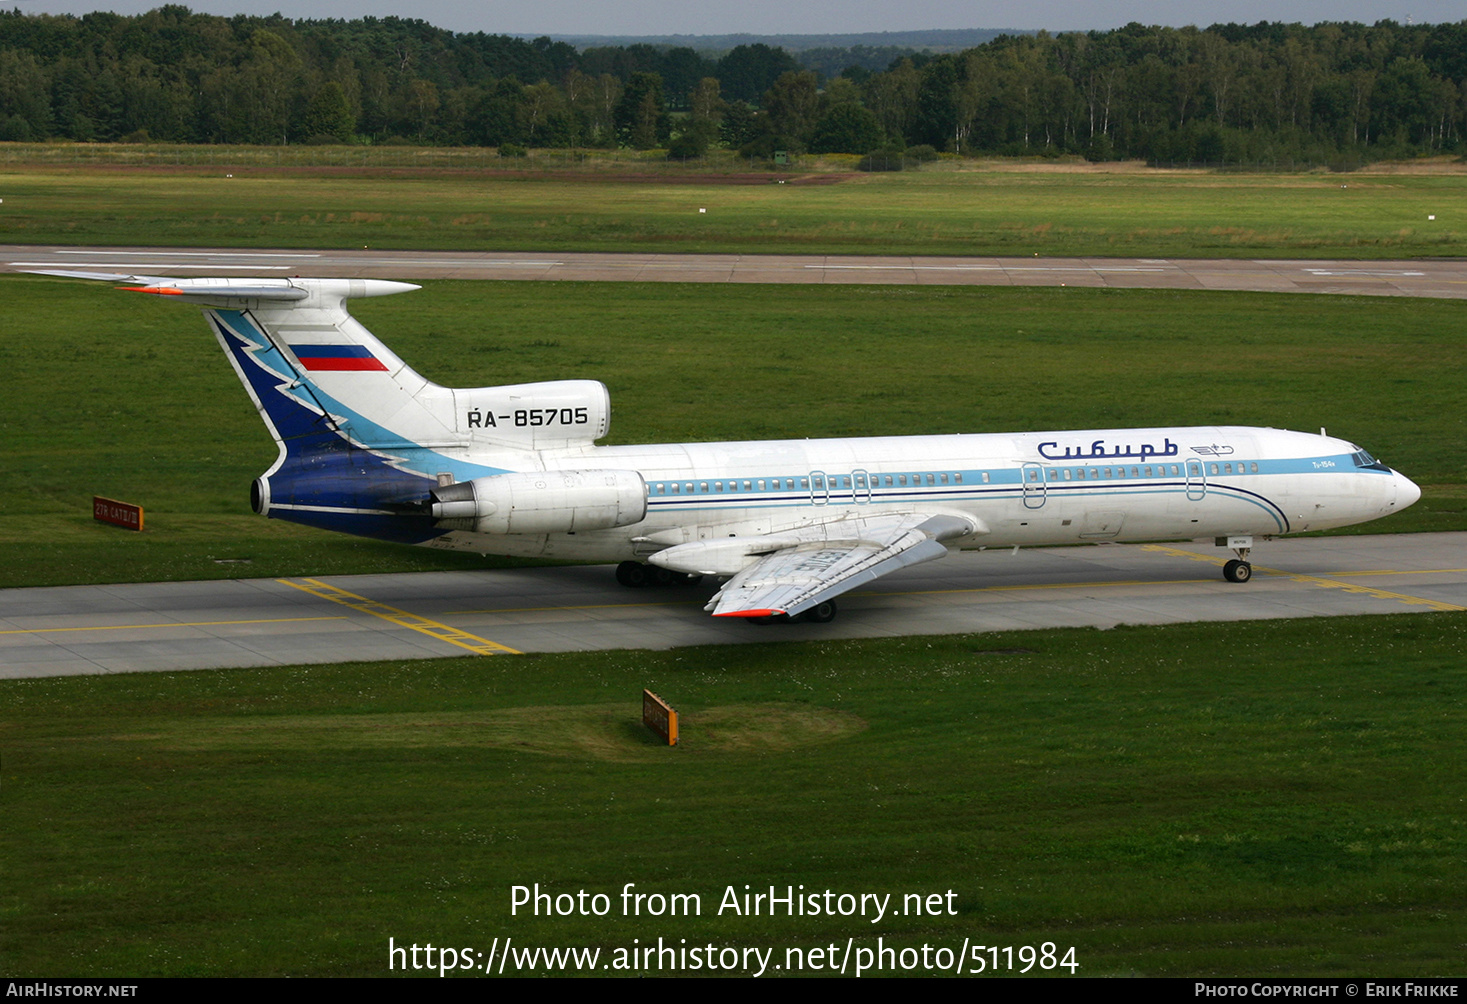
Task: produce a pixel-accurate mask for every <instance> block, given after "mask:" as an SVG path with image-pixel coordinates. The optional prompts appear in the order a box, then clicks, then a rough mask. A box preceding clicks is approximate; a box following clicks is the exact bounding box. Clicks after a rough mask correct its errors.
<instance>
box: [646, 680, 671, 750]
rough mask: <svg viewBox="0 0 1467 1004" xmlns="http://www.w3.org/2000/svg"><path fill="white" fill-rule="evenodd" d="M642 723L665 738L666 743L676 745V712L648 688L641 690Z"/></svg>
mask: <svg viewBox="0 0 1467 1004" xmlns="http://www.w3.org/2000/svg"><path fill="white" fill-rule="evenodd" d="M642 724H643V725H645V726H647V728H649V729H651V730H652V731H653V732H655V733H657V734H658V735H659V736H661V737H662V738H663V739H666V740H667V745H669V746H676V745H677V712H676V711H675V710H673V708H672V706H671V705H669V704H668V703H667V702H666V701H664V700H663V699H662V698H660V697H658V696H657V695H656V694H654V693H652V691H650V690H643V691H642Z"/></svg>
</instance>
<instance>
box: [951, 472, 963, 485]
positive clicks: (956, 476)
mask: <svg viewBox="0 0 1467 1004" xmlns="http://www.w3.org/2000/svg"><path fill="white" fill-rule="evenodd" d="M962 483H963V472H962V471H959V472H958V473H956V474H954V475H953V484H955V485H960V484H962Z"/></svg>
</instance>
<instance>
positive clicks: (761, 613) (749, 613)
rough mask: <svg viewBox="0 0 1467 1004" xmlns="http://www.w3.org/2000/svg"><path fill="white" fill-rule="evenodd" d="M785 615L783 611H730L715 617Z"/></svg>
mask: <svg viewBox="0 0 1467 1004" xmlns="http://www.w3.org/2000/svg"><path fill="white" fill-rule="evenodd" d="M782 613H784V611H783V610H728V611H725V612H724V613H721V614H714V615H713V616H714V617H774V616H775V615H777V614H782Z"/></svg>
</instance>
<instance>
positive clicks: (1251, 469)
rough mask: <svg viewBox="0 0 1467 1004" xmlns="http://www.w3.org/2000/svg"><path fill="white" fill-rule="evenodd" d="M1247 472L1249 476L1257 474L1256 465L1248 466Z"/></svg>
mask: <svg viewBox="0 0 1467 1004" xmlns="http://www.w3.org/2000/svg"><path fill="white" fill-rule="evenodd" d="M1248 472H1249V473H1250V474H1257V473H1258V465H1257V464H1249V465H1248Z"/></svg>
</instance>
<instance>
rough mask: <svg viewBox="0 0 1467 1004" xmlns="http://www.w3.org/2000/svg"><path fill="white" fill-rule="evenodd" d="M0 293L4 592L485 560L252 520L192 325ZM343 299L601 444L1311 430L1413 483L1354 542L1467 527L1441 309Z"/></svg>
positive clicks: (697, 295)
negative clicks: (562, 393) (597, 433)
mask: <svg viewBox="0 0 1467 1004" xmlns="http://www.w3.org/2000/svg"><path fill="white" fill-rule="evenodd" d="M0 290H3V294H0V295H3V300H0V302H3V306H0V326H3V329H4V331H5V337H4V339H3V340H0V366H3V367H4V369H5V372H6V380H7V392H6V394H5V395H4V397H3V398H0V434H3V436H4V442H5V454H6V457H7V463H6V466H5V468H4V470H3V472H0V545H3V546H4V548H5V552H6V555H7V561H6V563H5V567H4V568H3V569H0V585H9V586H14V585H59V584H65V583H75V582H108V581H139V580H163V579H197V578H227V577H236V576H240V575H247V576H275V575H300V574H326V573H341V572H350V571H376V570H413V569H425V568H442V567H468V566H473V565H482V564H484V559H481V558H479V557H478V556H476V555H475V556H464V555H456V554H440V553H437V552H431V551H428V550H425V549H414V548H406V547H402V546H399V545H392V544H384V543H378V542H374V541H366V540H356V539H353V538H347V537H341V536H337V535H333V534H326V533H322V532H319V531H312V530H307V529H304V528H300V527H294V526H290V525H287V524H283V523H278V522H274V521H269V520H262V519H259V518H258V517H254V516H252V515H250V514H249V511H248V487H249V484H250V482H251V480H253V479H254V478H255V477H256V476H258V475H259V474H260V473H262V472H263V471H264V470H265V469H266V468H267V467H269V466H270V464H271V463H272V462H273V461H274V459H275V447H274V445H273V443H271V441H270V439H269V436H268V434H267V433H266V431H265V429H264V426H263V425H262V424H261V422H260V420H259V418H258V416H257V415H256V414H255V412H254V409H253V407H252V406H251V404H250V402H249V399H248V398H247V397H246V395H245V393H244V391H243V390H242V388H240V387H239V386H238V383H237V381H236V379H235V377H234V374H233V371H232V370H231V369H230V368H229V366H228V364H227V363H226V362H225V360H224V359H223V358H222V353H221V352H220V350H219V348H218V346H217V344H216V343H215V342H214V340H213V338H212V337H211V336H210V335H209V333H208V331H207V329H206V327H205V326H204V324H203V322H202V320H201V318H200V317H199V315H198V313H197V311H195V310H194V309H193V308H190V307H179V306H178V305H177V304H172V303H162V302H157V301H155V300H153V299H152V298H149V297H137V296H128V295H124V294H121V293H116V292H113V291H111V290H110V289H107V288H105V287H102V286H96V285H86V284H79V283H74V282H67V281H62V280H53V279H42V278H31V277H6V278H4V279H3V280H0ZM357 310H358V314H359V316H360V317H361V318H362V319H363V320H364V322H365V323H366V324H367V325H368V327H369V328H371V329H373V330H374V331H376V332H377V333H378V334H379V335H381V336H383V337H384V338H385V339H386V341H387V342H388V344H390V345H391V346H392V347H393V348H394V349H395V350H396V351H397V352H398V353H400V354H401V355H402V356H403V357H404V358H405V359H407V360H408V361H409V362H410V363H411V364H413V365H415V366H416V367H418V368H419V369H420V370H421V371H422V372H423V373H424V375H426V376H428V377H429V378H430V379H434V380H437V381H438V382H440V383H443V384H445V385H451V386H479V385H482V384H497V383H517V382H521V381H529V380H541V379H557V378H570V377H587V378H594V379H600V380H603V381H605V382H606V383H607V385H608V386H609V387H610V389H611V392H612V401H613V407H614V414H613V419H612V425H611V435H610V437H609V439H608V442H612V443H637V442H679V441H686V440H705V441H711V440H727V439H764V438H802V437H807V436H808V437H825V436H861V435H890V434H894V433H948V432H1008V431H1019V430H1041V429H1064V428H1107V427H1119V428H1125V427H1134V426H1147V425H1193V424H1197V425H1205V424H1240V425H1260V426H1275V427H1280V428H1295V429H1304V430H1313V429H1317V428H1319V427H1320V426H1325V427H1327V428H1328V429H1329V430H1330V431H1331V432H1332V433H1334V434H1336V435H1342V436H1346V437H1348V438H1351V439H1353V440H1355V441H1357V442H1358V443H1360V444H1361V445H1362V446H1364V447H1366V448H1367V449H1369V450H1371V451H1372V452H1374V453H1375V454H1376V455H1378V456H1381V457H1382V458H1384V459H1385V460H1386V461H1387V462H1388V463H1390V464H1391V465H1392V466H1395V467H1397V468H1398V469H1399V470H1401V471H1404V472H1405V473H1407V474H1408V475H1409V476H1410V477H1412V478H1413V479H1414V480H1416V481H1417V482H1418V483H1419V484H1421V485H1423V487H1424V490H1425V495H1424V497H1423V499H1422V501H1421V502H1419V503H1417V504H1416V505H1415V506H1413V507H1412V508H1411V509H1409V510H1407V511H1406V512H1404V513H1402V514H1400V515H1398V516H1395V517H1392V518H1391V520H1390V521H1389V522H1385V523H1375V524H1369V525H1368V529H1369V530H1371V531H1388V530H1450V529H1467V465H1464V460H1463V455H1462V452H1461V450H1460V449H1459V448H1458V447H1459V444H1460V442H1461V441H1462V440H1463V439H1464V438H1467V428H1464V426H1467V373H1464V365H1467V359H1464V355H1463V353H1462V352H1461V350H1460V343H1461V337H1460V311H1461V307H1460V305H1458V304H1455V303H1451V302H1446V301H1431V300H1416V299H1412V300H1402V299H1391V300H1383V299H1382V300H1377V299H1363V298H1348V297H1319V296H1310V297H1300V296H1283V295H1267V294H1236V293H1195V292H1193V293H1173V292H1151V291H1112V290H1085V289H994V288H958V287H891V286H880V287H875V286H873V287H816V286H779V287H749V286H710V285H689V286H677V285H665V284H657V285H655V286H640V285H636V284H623V283H587V284H565V283H544V284H542V283H491V282H434V283H430V284H428V285H427V287H426V288H425V289H424V290H422V291H420V292H416V293H411V294H407V295H405V296H399V297H392V298H389V299H386V300H380V301H361V302H359V303H358V305H357ZM94 494H97V495H105V496H109V497H112V498H121V499H124V500H127V501H131V502H135V503H138V504H141V505H142V506H144V508H145V509H146V510H147V513H148V516H147V519H148V527H149V529H148V531H147V532H146V533H143V534H132V533H128V532H126V531H121V530H117V529H115V528H112V527H106V526H102V525H99V524H95V523H93V522H92V519H91V509H90V504H91V503H90V500H91V496H92V495H94ZM491 560H492V559H491Z"/></svg>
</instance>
